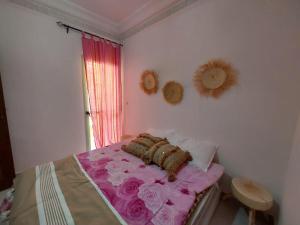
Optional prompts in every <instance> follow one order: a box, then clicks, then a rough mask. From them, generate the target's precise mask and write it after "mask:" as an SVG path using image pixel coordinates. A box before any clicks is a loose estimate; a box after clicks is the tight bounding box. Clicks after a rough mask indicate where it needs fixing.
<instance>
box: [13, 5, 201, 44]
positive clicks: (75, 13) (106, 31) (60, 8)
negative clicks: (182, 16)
mask: <svg viewBox="0 0 300 225" xmlns="http://www.w3.org/2000/svg"><path fill="white" fill-rule="evenodd" d="M8 1H11V2H13V3H16V4H19V5H22V6H25V7H27V8H31V9H33V10H36V11H39V12H41V13H44V14H47V15H50V16H54V17H56V18H57V19H58V20H60V21H62V22H64V23H68V24H70V25H72V26H77V27H79V28H81V29H84V30H87V31H89V32H92V33H96V34H98V35H102V36H105V37H107V38H111V39H114V40H115V41H123V40H125V39H126V38H127V37H129V36H131V35H133V34H135V33H137V32H138V31H140V30H142V29H144V28H145V27H147V26H149V25H151V24H153V23H156V22H157V21H159V20H162V19H164V18H165V17H167V16H169V15H171V14H173V13H174V12H176V11H178V10H180V9H182V8H183V7H185V6H187V5H189V4H191V3H193V2H195V1H197V0H8Z"/></svg>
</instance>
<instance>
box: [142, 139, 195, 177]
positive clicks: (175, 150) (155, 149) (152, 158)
mask: <svg viewBox="0 0 300 225" xmlns="http://www.w3.org/2000/svg"><path fill="white" fill-rule="evenodd" d="M142 159H143V160H144V162H145V163H146V164H150V163H155V164H156V165H158V166H159V167H161V168H162V169H165V170H166V171H167V174H168V180H169V181H170V182H171V181H175V180H176V174H177V172H178V171H179V170H180V169H181V168H182V166H184V165H185V164H186V163H187V162H188V161H191V160H192V156H191V155H190V153H189V152H187V151H183V150H182V149H180V148H179V147H178V146H174V145H171V144H169V143H168V141H166V140H165V141H160V142H158V143H156V144H155V145H153V146H152V147H151V148H150V149H149V150H148V151H146V152H144V155H143V156H142Z"/></svg>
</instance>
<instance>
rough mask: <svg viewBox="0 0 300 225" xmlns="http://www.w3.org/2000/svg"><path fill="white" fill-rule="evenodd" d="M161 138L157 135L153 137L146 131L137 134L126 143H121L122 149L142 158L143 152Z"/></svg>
mask: <svg viewBox="0 0 300 225" xmlns="http://www.w3.org/2000/svg"><path fill="white" fill-rule="evenodd" d="M161 140H163V139H162V138H159V137H154V136H152V135H150V134H147V133H142V134H140V135H138V137H137V138H135V139H134V140H132V141H131V142H129V144H128V145H122V150H124V151H125V152H127V153H130V154H132V155H135V156H136V157H138V158H142V157H143V155H144V154H145V152H147V151H148V150H149V149H150V148H151V147H152V146H153V145H155V144H156V143H157V142H159V141H161Z"/></svg>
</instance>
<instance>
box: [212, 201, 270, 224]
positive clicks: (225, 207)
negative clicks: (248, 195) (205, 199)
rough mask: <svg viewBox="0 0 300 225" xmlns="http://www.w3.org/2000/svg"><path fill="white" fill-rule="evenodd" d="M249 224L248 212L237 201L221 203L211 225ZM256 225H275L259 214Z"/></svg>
mask: <svg viewBox="0 0 300 225" xmlns="http://www.w3.org/2000/svg"><path fill="white" fill-rule="evenodd" d="M245 224H248V215H247V211H246V210H245V209H244V208H243V207H242V205H241V204H240V203H239V202H237V201H236V200H235V199H233V198H231V199H227V200H224V201H222V200H221V202H220V204H219V205H218V207H217V209H216V211H215V213H214V216H213V218H212V220H211V222H210V224H209V225H245ZM256 225H273V223H271V222H267V221H266V219H264V217H263V216H262V215H261V214H259V213H258V214H257V217H256Z"/></svg>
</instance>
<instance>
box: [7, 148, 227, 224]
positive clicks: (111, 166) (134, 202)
mask: <svg viewBox="0 0 300 225" xmlns="http://www.w3.org/2000/svg"><path fill="white" fill-rule="evenodd" d="M122 144H123V143H118V144H114V145H111V146H108V147H105V148H102V149H97V150H94V151H89V152H84V153H80V154H76V155H73V156H70V157H67V158H65V159H63V160H59V161H55V162H50V163H47V164H43V165H39V166H37V167H35V168H33V169H30V170H27V171H25V172H23V173H22V174H19V175H18V176H17V178H16V180H15V184H14V187H15V195H14V201H13V206H12V209H11V213H10V216H9V224H11V225H23V224H30V225H44V224H45V225H73V224H77V225H81V224H90V225H94V224H95V225H96V224H97V225H102V224H110V225H113V224H133V225H134V224H136V225H141V224H149V225H150V224H153V225H154V224H155V225H160V224H161V225H167V224H170V225H171V224H174V225H176V224H178V225H180V224H189V225H196V224H199V225H207V224H208V222H209V219H210V217H211V215H212V213H213V211H214V209H215V207H216V205H217V203H218V199H219V195H220V190H219V187H218V184H217V182H218V180H219V178H220V177H221V176H222V174H223V171H224V168H223V167H222V166H221V165H219V164H216V163H213V164H212V165H211V166H210V168H209V170H208V171H207V172H203V171H201V170H199V168H197V167H195V166H193V165H187V166H185V167H184V168H182V169H181V170H180V171H179V173H178V174H177V179H176V181H174V182H168V179H167V177H166V173H165V171H163V170H161V169H160V168H159V167H157V166H155V165H145V164H144V163H143V161H142V160H140V159H139V158H137V157H135V156H133V155H130V154H128V153H126V152H124V151H122V150H121V145H122ZM197 196H198V197H197ZM199 196H200V197H199Z"/></svg>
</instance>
